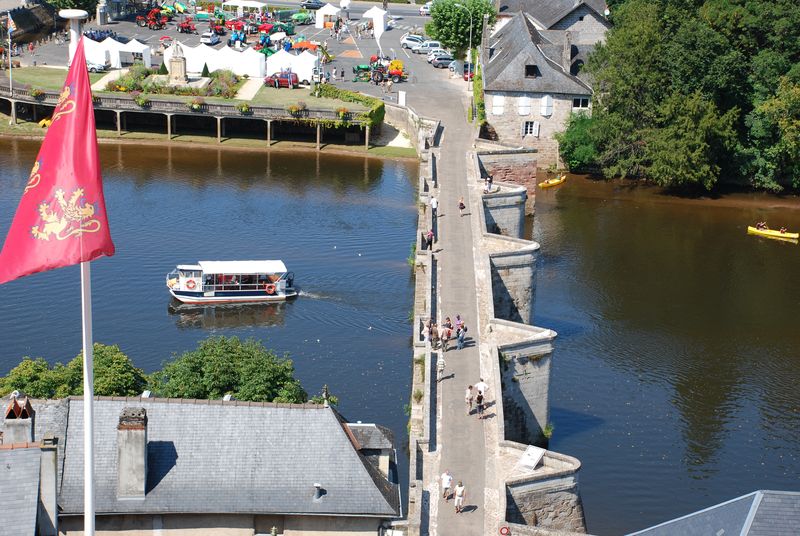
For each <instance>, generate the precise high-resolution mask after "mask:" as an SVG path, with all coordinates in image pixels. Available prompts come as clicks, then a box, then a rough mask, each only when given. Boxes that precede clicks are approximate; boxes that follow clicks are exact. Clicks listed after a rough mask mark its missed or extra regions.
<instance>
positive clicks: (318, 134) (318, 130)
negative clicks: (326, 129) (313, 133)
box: [317, 121, 322, 151]
mask: <svg viewBox="0 0 800 536" xmlns="http://www.w3.org/2000/svg"><path fill="white" fill-rule="evenodd" d="M321 138H322V130H321V128H320V124H319V121H317V151H319V142H320V139H321Z"/></svg>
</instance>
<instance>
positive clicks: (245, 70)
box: [164, 44, 266, 77]
mask: <svg viewBox="0 0 800 536" xmlns="http://www.w3.org/2000/svg"><path fill="white" fill-rule="evenodd" d="M181 50H183V56H184V57H185V58H186V72H187V73H201V72H202V71H203V66H204V65H208V70H209V71H210V72H213V71H219V70H222V69H226V70H229V71H233V72H234V73H236V74H238V75H239V76H243V75H247V76H259V77H261V76H264V72H265V70H266V63H265V60H266V58H265V57H264V55H263V54H260V53H258V52H256V51H254V50H252V49H250V48H248V49H247V50H246V51H244V52H239V51H237V50H235V49H232V48H230V47H222V48H221V49H219V50H217V49H215V48H213V47H210V46H208V45H202V44H201V45H198V46H196V47H187V46H186V45H183V44H182V45H181ZM174 53H175V45H172V46H171V47H169V48H168V49H167V50H165V51H164V64H165V65H166V66H167V69H168V70H169V68H170V66H169V60H170V58H172V55H173V54H174Z"/></svg>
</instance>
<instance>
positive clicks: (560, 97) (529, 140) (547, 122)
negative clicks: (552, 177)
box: [486, 91, 591, 168]
mask: <svg viewBox="0 0 800 536" xmlns="http://www.w3.org/2000/svg"><path fill="white" fill-rule="evenodd" d="M495 95H500V96H503V97H505V99H504V101H503V108H502V113H495V111H497V109H495V108H494V106H493V102H494V101H493V98H494V96H495ZM545 95H550V96H551V97H552V98H553V113H552V114H551V115H549V116H543V115H542V114H541V101H542V98H543V97H544V96H545ZM522 97H528V98H529V99H530V101H529V103H530V110H529V111H528V112H527V113H525V115H520V106H519V104H520V99H521V98H522ZM577 97H580V98H591V95H589V94H588V92H587V94H584V95H565V94H559V93H523V92H515V91H486V119H487V120H488V121H489V124H491V125H492V127H494V129H495V132H497V136H498V138H499V140H500V141H501V142H505V143H514V144H519V145H520V146H521V147H525V148H530V149H535V150H536V152H537V157H536V160H537V165H538V166H539V167H542V168H544V167H548V166H551V165H557V166H560V165H561V164H560V162H559V160H558V142H556V140H555V138H554V137H553V135H554V134H556V133H557V132H563V131H564V128H566V124H567V120H568V119H569V116H570V114H571V113H572V112H573V111H578V110H577V109H573V108H572V103H573V100H572V99H573V98H577ZM585 110H586V112H587V113H588V112H590V110H591V108H588V109H585ZM522 111H523V112H525V110H522ZM526 121H535V122H538V123H539V135H538V136H533V135H527V136H523V125H524V124H525V122H526Z"/></svg>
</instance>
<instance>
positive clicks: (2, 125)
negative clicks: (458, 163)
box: [0, 114, 418, 160]
mask: <svg viewBox="0 0 800 536" xmlns="http://www.w3.org/2000/svg"><path fill="white" fill-rule="evenodd" d="M10 120H11V118H10V116H8V115H7V114H0V138H6V139H25V140H34V141H35V140H40V139H42V138H44V135H45V134H46V133H47V129H45V128H42V127H40V126H39V125H38V124H37V123H33V122H29V121H24V120H20V119H18V120H17V124H16V125H10V124H9V121H10ZM382 129H384V130H388V131H389V132H384V133H382V134H381V135H380V136H379V137H378V139H377V143H376V144H375V145H371V146H370V147H369V149H367V148H365V147H364V146H363V145H361V144H358V145H345V144H334V143H323V144H322V145H321V148H320V151H319V152H323V153H326V154H342V155H351V156H368V157H371V158H381V159H399V160H416V159H417V158H418V156H417V152H416V151H415V150H414V148H413V147H408V146H405V145H410V143H404V142H403V140H402V139H398V137H399V138H407V136H406V135H405V134H404V133H402V132H399V131H397V130H395V129H393V128H392V127H389V126H388V125H385V124H384V125H382ZM97 140H98V143H101V144H134V145H145V146H158V147H166V146H170V147H185V146H186V145H187V144H188V145H194V146H212V147H216V148H218V149H225V150H237V151H256V152H266V151H281V152H285V151H310V152H317V150H316V143H315V142H311V141H309V142H303V141H277V140H273V141H272V143H271V145H269V146H267V144H266V142H265V141H264V140H256V139H247V138H223V139H222V141H221V142H217V138H216V136H203V135H198V134H192V135H185V134H176V135H173V136H172V139H170V140H167V139H166V135H165V134H161V133H155V132H124V133H123V134H122V136H118V135H117V131H116V130H107V129H97Z"/></svg>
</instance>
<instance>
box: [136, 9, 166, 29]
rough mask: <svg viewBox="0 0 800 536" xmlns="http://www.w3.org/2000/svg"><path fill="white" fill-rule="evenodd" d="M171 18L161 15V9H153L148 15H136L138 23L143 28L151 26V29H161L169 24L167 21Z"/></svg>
mask: <svg viewBox="0 0 800 536" xmlns="http://www.w3.org/2000/svg"><path fill="white" fill-rule="evenodd" d="M168 20H169V19H168V18H167V17H165V16H163V15H161V10H160V9H158V8H156V9H151V10H150V11H148V12H147V15H144V16H143V15H137V16H136V24H137V25H139V26H141V27H142V28H145V27H147V28H150V29H151V30H161V29H162V28H164V26H166V25H167V21H168Z"/></svg>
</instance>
